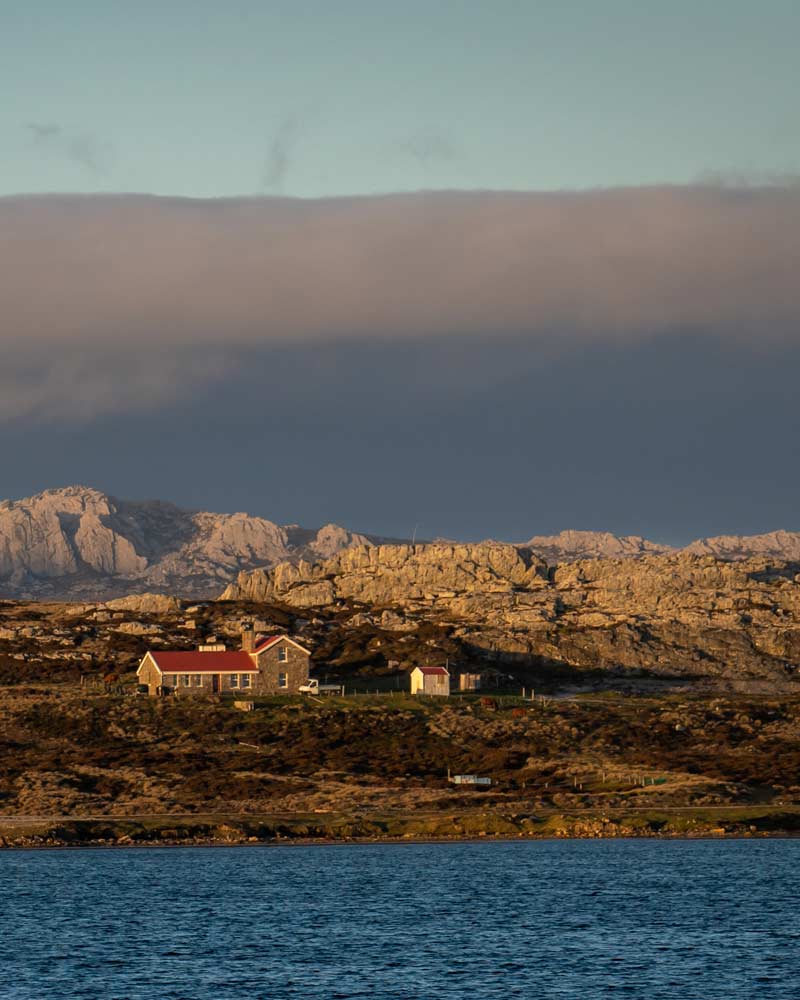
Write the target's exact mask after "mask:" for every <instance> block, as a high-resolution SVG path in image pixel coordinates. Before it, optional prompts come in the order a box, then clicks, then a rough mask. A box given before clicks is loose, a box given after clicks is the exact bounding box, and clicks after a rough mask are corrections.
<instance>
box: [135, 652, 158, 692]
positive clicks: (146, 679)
mask: <svg viewBox="0 0 800 1000" xmlns="http://www.w3.org/2000/svg"><path fill="white" fill-rule="evenodd" d="M137 676H138V680H139V683H140V684H146V685H147V691H148V694H157V693H158V692H157V688H158V685H159V684H160V683H161V674H160V673H159V672H158V670H157V669H156V665H155V664H154V663H153V661H152V660H151V659H150V657H149V656H145V658H144V660H143V661H142V664H141V669H140V670H139V671H138V674H137Z"/></svg>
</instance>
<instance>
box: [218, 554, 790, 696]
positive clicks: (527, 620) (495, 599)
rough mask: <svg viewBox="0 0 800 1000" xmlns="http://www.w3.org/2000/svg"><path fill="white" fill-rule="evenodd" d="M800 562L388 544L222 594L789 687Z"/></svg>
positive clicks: (486, 644)
mask: <svg viewBox="0 0 800 1000" xmlns="http://www.w3.org/2000/svg"><path fill="white" fill-rule="evenodd" d="M798 570H800V566H795V565H793V564H791V563H787V562H783V561H775V560H768V559H751V560H746V561H737V562H727V561H723V560H719V559H715V558H714V557H712V556H705V555H699V556H698V555H691V554H685V553H671V554H668V555H659V556H643V557H641V558H640V559H586V560H581V561H577V562H572V563H566V564H563V565H560V566H557V567H554V568H551V569H549V568H548V567H547V565H546V564H545V562H544V561H543V560H542V559H540V558H539V557H538V556H537V555H536V554H535V553H534V552H532V551H531V550H530V549H525V548H517V547H514V546H510V545H500V544H495V543H484V544H480V545H442V544H431V545H426V546H419V545H417V546H412V545H392V546H389V545H382V546H375V547H371V548H355V549H349V550H346V551H343V552H340V553H338V554H337V555H336V556H334V557H333V558H332V559H328V560H324V561H321V562H319V563H314V564H311V563H308V562H300V563H298V564H296V565H290V564H285V565H280V566H277V567H276V568H275V569H273V570H271V571H263V570H258V571H256V572H253V573H243V574H240V576H239V578H238V580H237V582H236V583H235V584H233V585H231V586H229V587H228V588H227V589H226V590H225V592H224V594H223V595H222V597H223V598H224V599H229V600H232V599H246V600H253V601H271V602H278V603H282V604H285V605H289V606H291V607H296V608H311V607H326V606H331V605H337V604H340V603H341V604H347V603H350V602H356V603H363V604H367V605H370V606H371V607H372V608H374V607H376V606H377V607H379V608H380V607H387V608H392V609H394V611H395V612H396V613H397V614H400V615H401V616H403V617H402V619H401V620H403V621H405V620H406V618H408V617H409V616H410V617H411V618H416V619H417V620H419V619H420V618H435V619H438V620H439V621H446V622H449V623H451V624H452V625H453V626H454V628H455V629H456V630H457V632H456V634H457V635H458V636H459V637H460V639H461V641H462V645H463V647H464V648H465V649H466V650H469V651H471V652H472V653H477V654H485V655H486V656H487V657H491V658H493V659H501V660H503V659H504V660H505V661H506V662H508V663H515V662H516V663H523V662H526V661H530V660H531V659H533V658H537V659H539V660H542V659H544V660H547V661H551V662H553V663H562V664H567V665H570V666H578V667H581V668H602V669H605V670H608V669H611V670H615V669H622V670H625V669H637V670H645V671H651V672H654V673H657V674H669V675H676V676H687V675H691V676H707V675H716V676H720V675H722V676H726V677H730V678H733V679H735V680H737V681H746V680H750V681H753V682H756V681H766V682H768V683H772V684H775V683H782V682H783V681H786V680H787V679H788V678H789V677H790V676H791V674H792V673H793V671H794V668H795V666H796V665H800V575H799V574H798Z"/></svg>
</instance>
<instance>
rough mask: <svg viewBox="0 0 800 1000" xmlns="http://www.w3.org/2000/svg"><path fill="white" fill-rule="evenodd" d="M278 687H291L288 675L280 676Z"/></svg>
mask: <svg viewBox="0 0 800 1000" xmlns="http://www.w3.org/2000/svg"><path fill="white" fill-rule="evenodd" d="M278 687H279V688H288V687H289V675H288V674H278Z"/></svg>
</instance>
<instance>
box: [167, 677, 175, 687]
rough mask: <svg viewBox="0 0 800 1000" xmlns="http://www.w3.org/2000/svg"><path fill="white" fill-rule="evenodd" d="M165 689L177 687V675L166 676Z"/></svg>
mask: <svg viewBox="0 0 800 1000" xmlns="http://www.w3.org/2000/svg"><path fill="white" fill-rule="evenodd" d="M164 687H170V688H174V687H175V674H164Z"/></svg>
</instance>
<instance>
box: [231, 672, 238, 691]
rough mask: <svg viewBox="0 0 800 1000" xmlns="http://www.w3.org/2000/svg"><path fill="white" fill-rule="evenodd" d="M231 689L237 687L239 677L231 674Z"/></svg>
mask: <svg viewBox="0 0 800 1000" xmlns="http://www.w3.org/2000/svg"><path fill="white" fill-rule="evenodd" d="M231 687H232V688H238V687H239V675H238V674H231Z"/></svg>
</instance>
